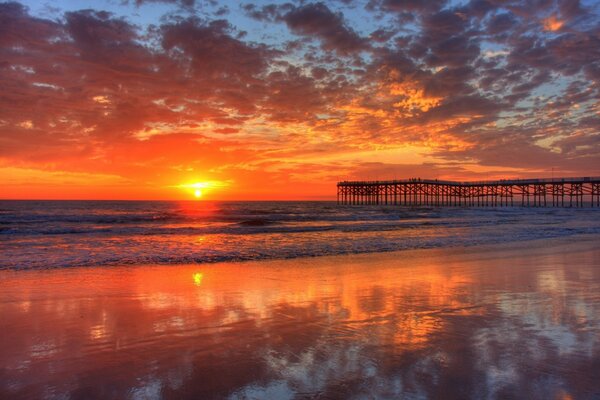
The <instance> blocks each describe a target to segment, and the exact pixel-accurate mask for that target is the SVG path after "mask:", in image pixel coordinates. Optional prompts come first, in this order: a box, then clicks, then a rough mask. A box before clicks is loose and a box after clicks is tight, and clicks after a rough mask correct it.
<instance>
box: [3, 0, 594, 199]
mask: <svg viewBox="0 0 600 400" xmlns="http://www.w3.org/2000/svg"><path fill="white" fill-rule="evenodd" d="M84 3H86V2H82V5H81V8H86V9H85V10H79V9H73V8H72V4H71V5H69V4H70V3H68V2H61V1H58V2H56V7H55V8H50V7H45V6H44V7H42V6H40V5H39V4H37V2H35V1H24V2H23V3H16V2H15V3H5V4H0V20H1V21H5V22H3V24H2V25H3V27H2V30H1V31H0V33H2V34H1V35H0V43H1V44H2V53H1V54H2V55H3V57H2V63H1V64H0V68H1V69H0V71H1V73H0V85H1V87H2V96H0V187H1V188H2V190H1V192H0V198H8V199H11V198H12V199H193V198H195V195H194V194H195V191H196V190H198V187H201V189H200V191H201V193H200V194H201V198H203V199H209V200H245V199H247V200H261V199H273V200H285V199H287V200H291V199H333V198H334V197H335V183H336V181H339V180H346V179H371V180H372V179H394V178H398V179H401V178H411V177H423V178H439V179H457V180H468V179H494V178H511V177H547V176H552V175H554V176H590V175H600V161H599V160H600V133H599V132H600V109H599V108H598V101H597V100H598V98H599V88H600V86H599V81H600V64H599V63H598V59H600V58H599V51H600V48H599V46H598V44H597V43H598V40H599V37H598V30H597V22H598V16H597V15H596V14H595V11H594V9H593V8H591V7H590V6H589V5H588V4H587V3H586V2H581V3H580V2H576V1H559V2H556V3H550V2H549V3H543V4H542V3H540V4H539V6H537V7H530V6H527V5H526V4H520V3H519V2H513V3H510V4H507V5H492V4H491V3H489V4H488V3H485V2H483V3H482V2H463V1H449V2H445V1H439V2H438V1H432V2H416V3H413V2H395V1H388V0H377V1H375V0H374V1H371V2H368V4H367V5H365V4H362V3H356V4H355V3H354V2H333V1H331V2H315V3H311V2H308V3H306V2H305V3H303V4H300V3H286V4H282V3H273V4H269V3H268V2H263V1H261V2H256V3H250V2H248V3H244V5H241V6H240V4H239V3H238V2H218V3H210V2H202V1H183V0H182V1H176V0H172V1H135V2H123V3H122V4H120V5H115V4H113V3H114V2H108V1H107V2H106V3H104V2H97V1H96V2H90V4H84ZM91 8H93V9H91ZM195 183H196V184H199V185H196V186H195V187H194V186H191V185H192V184H195Z"/></svg>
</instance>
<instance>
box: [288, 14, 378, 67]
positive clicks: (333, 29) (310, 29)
mask: <svg viewBox="0 0 600 400" xmlns="http://www.w3.org/2000/svg"><path fill="white" fill-rule="evenodd" d="M282 19H283V21H285V23H286V24H287V26H288V27H289V28H290V29H291V31H292V32H294V33H296V34H298V35H302V36H308V37H316V38H318V39H320V40H321V41H322V44H323V48H324V49H326V50H332V51H336V52H337V53H338V54H340V55H348V54H351V53H355V52H358V51H361V50H364V49H366V48H367V43H366V40H365V39H363V38H361V37H360V36H359V35H358V34H357V33H356V32H354V30H352V29H351V28H349V27H348V26H347V24H346V23H345V22H344V17H343V15H342V14H341V13H334V12H332V11H331V10H330V9H329V7H327V5H325V4H324V3H309V4H307V5H303V6H301V7H297V8H294V9H292V10H291V11H289V12H287V13H286V14H285V15H283V16H282Z"/></svg>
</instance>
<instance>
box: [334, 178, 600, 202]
mask: <svg viewBox="0 0 600 400" xmlns="http://www.w3.org/2000/svg"><path fill="white" fill-rule="evenodd" d="M337 202H338V204H341V205H395V206H432V207H512V206H515V205H520V206H523V207H585V206H590V207H600V177H584V178H552V179H511V180H497V181H477V182H456V181H441V180H437V179H420V178H412V179H404V180H392V181H343V182H338V184H337Z"/></svg>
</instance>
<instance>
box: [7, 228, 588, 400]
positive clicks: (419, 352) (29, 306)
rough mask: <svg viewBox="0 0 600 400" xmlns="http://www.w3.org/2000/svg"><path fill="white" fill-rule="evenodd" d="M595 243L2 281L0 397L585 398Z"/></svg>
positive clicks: (11, 275) (85, 270)
mask: <svg viewBox="0 0 600 400" xmlns="http://www.w3.org/2000/svg"><path fill="white" fill-rule="evenodd" d="M599 239H600V235H586V236H585V237H568V238H560V239H551V240H536V241H528V242H510V243H502V244H494V245H482V246H469V247H463V248H458V247H455V248H445V249H439V248H438V249H418V250H407V251H400V252H384V253H368V254H358V255H336V256H322V257H304V258H296V259H287V260H263V261H256V260H255V261H245V262H227V263H214V264H187V265H177V266H173V265H167V266H165V265H156V264H154V265H152V264H146V265H139V266H130V265H124V266H118V267H101V268H89V267H79V268H62V269H51V270H27V271H0V285H1V286H2V290H1V291H0V313H1V314H2V315H3V318H2V320H0V354H2V357H0V370H1V371H3V374H4V375H3V379H2V380H0V381H2V382H0V397H2V398H4V397H6V398H42V397H44V396H46V397H56V398H131V397H133V398H135V397H136V396H138V397H142V398H143V397H144V396H145V397H147V398H161V397H162V398H207V399H210V398H240V399H241V398H282V399H292V398H295V397H297V396H312V397H319V396H321V397H327V398H352V397H353V396H357V397H361V396H362V397H369V396H370V397H372V398H403V397H411V396H412V397H429V398H436V397H439V393H445V394H447V397H449V398H487V397H490V398H502V397H508V398H520V397H527V398H534V399H537V398H539V399H542V398H560V396H563V397H564V398H566V396H571V397H573V398H588V397H591V396H593V395H595V394H596V393H597V392H598V391H600V387H599V386H598V384H597V379H596V375H597V374H596V371H597V369H596V368H595V367H593V366H592V365H595V363H597V360H598V359H600V355H599V354H598V350H599V349H600V346H599V345H600V342H599V340H600V274H599V272H600V269H599V267H600V248H599V247H598V245H597V244H598V241H599ZM594 349H595V350H594ZM590 366H592V367H590ZM216 377H219V378H218V379H216ZM465 394H468V395H465ZM417 395H418V396H417Z"/></svg>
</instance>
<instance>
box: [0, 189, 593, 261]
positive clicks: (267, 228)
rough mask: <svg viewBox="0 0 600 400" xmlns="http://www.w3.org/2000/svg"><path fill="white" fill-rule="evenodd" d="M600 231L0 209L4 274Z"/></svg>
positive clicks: (195, 212) (463, 221)
mask: <svg viewBox="0 0 600 400" xmlns="http://www.w3.org/2000/svg"><path fill="white" fill-rule="evenodd" d="M598 233H600V218H598V210H597V209H592V208H587V209H586V208H584V209H569V208H521V207H514V208H506V207H504V208H450V207H448V208H430V207H420V208H406V207H394V206H339V205H337V204H336V203H335V202H206V201H182V202H167V201H0V247H1V249H2V251H1V252H0V268H1V269H16V270H19V269H48V268H67V267H80V266H85V267H94V266H110V265H145V264H157V265H161V264H162V265H165V264H174V265H176V264H202V263H213V262H223V261H247V260H263V259H283V258H285V259H289V258H297V257H306V256H322V255H338V254H358V253H369V252H388V251H396V250H410V249H422V248H439V247H455V246H473V245H481V244H494V243H501V242H510V241H525V240H533V239H541V238H560V237H565V236H572V235H581V234H598Z"/></svg>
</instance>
